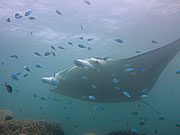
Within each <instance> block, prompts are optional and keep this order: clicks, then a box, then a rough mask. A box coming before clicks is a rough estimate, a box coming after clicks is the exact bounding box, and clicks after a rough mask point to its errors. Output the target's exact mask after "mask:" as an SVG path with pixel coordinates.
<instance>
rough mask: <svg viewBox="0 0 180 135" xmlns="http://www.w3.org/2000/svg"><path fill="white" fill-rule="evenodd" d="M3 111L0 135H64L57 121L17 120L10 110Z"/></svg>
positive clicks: (0, 121)
mask: <svg viewBox="0 0 180 135" xmlns="http://www.w3.org/2000/svg"><path fill="white" fill-rule="evenodd" d="M1 112H3V113H0V118H1V119H0V135H64V131H63V130H62V128H61V127H60V125H59V124H57V123H53V122H48V121H44V120H15V119H13V113H10V111H7V110H6V111H4V110H3V111H1ZM4 112H9V113H4ZM2 114H3V115H2ZM5 114H6V115H5ZM10 114H11V115H10Z"/></svg>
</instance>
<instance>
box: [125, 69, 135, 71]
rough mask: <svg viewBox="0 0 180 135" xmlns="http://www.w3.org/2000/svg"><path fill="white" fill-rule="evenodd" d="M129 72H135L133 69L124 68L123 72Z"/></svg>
mask: <svg viewBox="0 0 180 135" xmlns="http://www.w3.org/2000/svg"><path fill="white" fill-rule="evenodd" d="M131 71H135V69H134V68H126V69H125V72H131Z"/></svg>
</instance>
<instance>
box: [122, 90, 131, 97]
mask: <svg viewBox="0 0 180 135" xmlns="http://www.w3.org/2000/svg"><path fill="white" fill-rule="evenodd" d="M123 94H124V95H125V96H126V97H128V98H131V96H130V94H129V93H128V92H127V91H124V92H123Z"/></svg>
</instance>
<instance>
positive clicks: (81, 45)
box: [78, 44, 86, 48]
mask: <svg viewBox="0 0 180 135" xmlns="http://www.w3.org/2000/svg"><path fill="white" fill-rule="evenodd" d="M78 47H79V48H86V46H85V45H83V44H79V45H78Z"/></svg>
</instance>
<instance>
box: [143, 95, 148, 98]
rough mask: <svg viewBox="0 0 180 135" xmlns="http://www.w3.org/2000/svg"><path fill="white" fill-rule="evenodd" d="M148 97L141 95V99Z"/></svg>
mask: <svg viewBox="0 0 180 135" xmlns="http://www.w3.org/2000/svg"><path fill="white" fill-rule="evenodd" d="M148 97H149V96H148V95H141V98H148Z"/></svg>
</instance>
